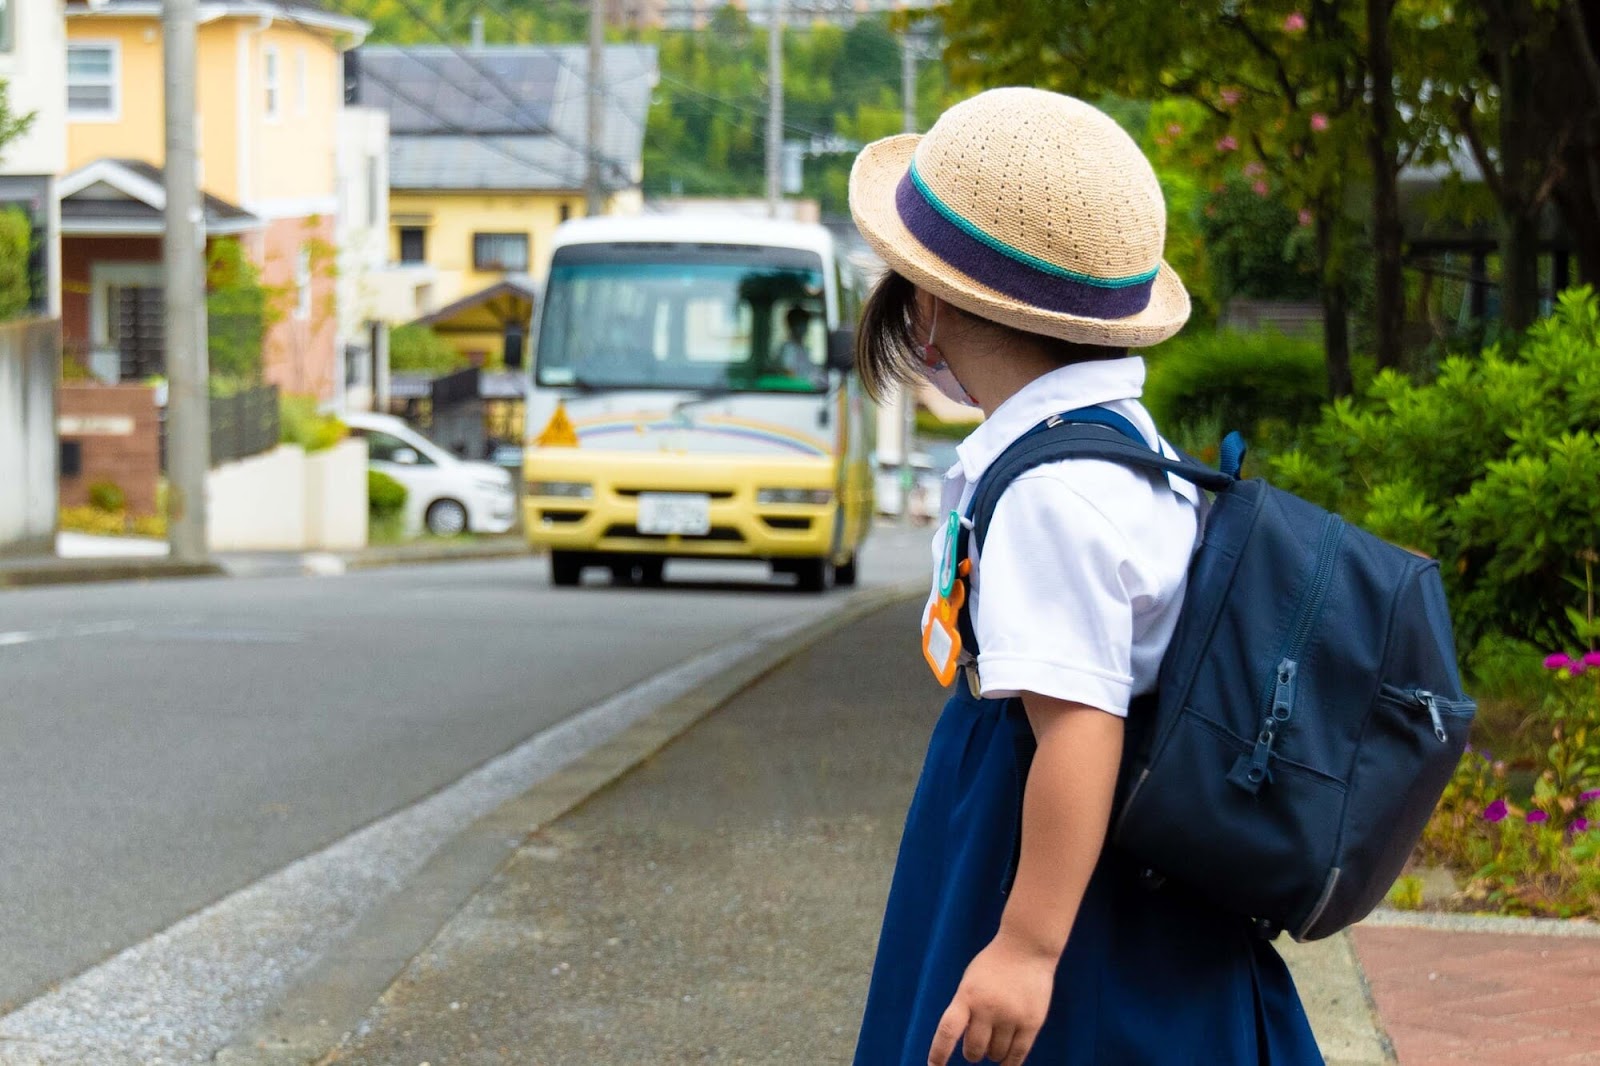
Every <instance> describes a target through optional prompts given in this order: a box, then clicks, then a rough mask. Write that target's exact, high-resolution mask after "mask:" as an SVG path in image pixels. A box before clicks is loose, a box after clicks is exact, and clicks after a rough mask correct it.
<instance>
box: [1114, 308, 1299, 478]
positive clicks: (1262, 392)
mask: <svg viewBox="0 0 1600 1066" xmlns="http://www.w3.org/2000/svg"><path fill="white" fill-rule="evenodd" d="M1327 398H1328V375H1327V369H1326V365H1325V363H1324V360H1323V356H1322V346H1321V345H1320V344H1318V343H1316V342H1315V341H1309V340H1298V339H1294V338H1290V337H1285V336H1284V335H1283V334H1281V333H1277V332H1274V331H1265V332H1260V333H1237V332H1234V331H1232V330H1222V331H1218V332H1214V333H1194V334H1185V335H1183V336H1180V337H1177V338H1174V339H1173V340H1170V341H1168V342H1166V343H1165V344H1162V345H1160V346H1158V347H1156V348H1154V349H1152V350H1151V352H1150V354H1149V374H1148V378H1147V380H1146V381H1145V387H1144V404H1145V406H1146V407H1147V408H1149V410H1150V414H1151V417H1153V418H1154V419H1155V420H1156V425H1158V426H1160V427H1161V432H1162V434H1163V435H1165V436H1166V437H1167V438H1168V439H1170V440H1172V441H1174V442H1175V443H1177V444H1179V445H1180V446H1182V447H1186V448H1189V449H1190V450H1191V451H1196V452H1197V453H1198V452H1203V451H1205V450H1206V449H1207V448H1209V449H1212V450H1214V449H1215V448H1216V445H1217V442H1218V440H1219V439H1220V437H1221V436H1222V434H1224V433H1227V432H1228V431H1230V430H1235V429H1237V430H1239V431H1240V432H1242V433H1243V434H1244V435H1245V438H1246V439H1247V440H1248V441H1249V442H1250V444H1251V446H1252V447H1254V448H1257V449H1258V450H1261V449H1264V450H1267V451H1271V450H1273V449H1275V448H1281V447H1284V446H1286V445H1287V444H1289V443H1292V442H1293V441H1294V439H1295V437H1296V435H1297V433H1298V431H1299V430H1300V428H1301V427H1303V426H1307V425H1310V424H1312V423H1314V422H1316V420H1317V417H1318V412H1319V411H1320V409H1321V407H1322V404H1323V403H1324V402H1326V400H1327Z"/></svg>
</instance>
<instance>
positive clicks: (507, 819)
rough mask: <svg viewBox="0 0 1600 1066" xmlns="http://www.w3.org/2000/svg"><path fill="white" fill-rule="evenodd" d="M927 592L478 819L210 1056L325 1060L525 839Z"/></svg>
mask: <svg viewBox="0 0 1600 1066" xmlns="http://www.w3.org/2000/svg"><path fill="white" fill-rule="evenodd" d="M924 592H925V584H924V582H922V581H921V580H920V579H919V580H917V581H915V582H907V583H904V584H901V585H894V586H889V587H886V588H881V589H872V590H869V591H863V592H858V593H854V594H852V595H851V596H850V598H849V599H847V600H846V601H845V602H844V603H843V604H841V606H840V607H839V608H838V609H837V610H835V611H833V612H832V613H830V614H828V615H827V616H825V617H824V618H821V619H818V620H817V621H816V622H815V623H813V624H811V625H809V626H807V627H806V628H805V629H803V630H802V631H800V632H798V633H794V634H790V635H788V636H784V637H781V638H779V639H777V640H775V641H773V642H772V643H770V644H766V645H763V646H762V647H761V648H760V649H759V650H758V651H756V652H754V653H753V654H751V655H749V656H747V657H745V658H744V659H742V660H740V661H739V662H738V663H736V664H734V665H733V666H731V667H729V668H728V669H727V670H725V671H723V672H722V673H721V674H718V675H717V676H716V677H714V678H712V679H710V680H708V681H706V682H705V683H703V684H701V685H700V686H699V687H698V688H697V689H696V690H695V691H694V692H692V693H690V694H688V695H685V696H682V697H680V698H678V699H675V700H673V701H671V702H669V703H667V704H664V705H663V706H661V707H659V708H657V709H656V710H654V711H652V712H650V713H648V714H647V715H646V716H645V717H644V718H642V719H641V720H639V721H638V722H636V723H634V724H633V725H631V726H629V727H627V728H626V729H624V730H623V731H622V732H621V733H619V734H617V735H616V736H615V737H613V738H611V739H610V740H608V741H606V742H604V743H602V744H600V745H599V746H597V747H595V748H594V749H592V750H590V751H589V752H587V753H586V754H584V755H582V756H580V757H579V758H578V759H577V760H575V761H574V762H572V763H571V764H569V765H567V766H566V767H564V768H563V769H561V770H558V771H556V772H555V773H554V774H552V775H550V776H549V777H547V778H545V779H544V780H543V781H541V782H539V783H538V784H536V785H534V786H533V787H532V788H530V789H528V790H527V791H526V792H524V793H522V794H521V795H520V796H517V797H515V798H513V799H511V800H508V801H507V802H505V803H503V804H501V805H500V806H499V807H498V808H496V809H495V810H493V811H491V812H490V813H488V814H486V815H484V816H483V817H482V818H480V819H478V820H477V821H476V822H474V823H473V824H472V825H470V826H469V827H468V828H467V829H465V830H464V831H462V832H461V833H460V834H458V835H457V836H456V837H454V838H452V839H451V840H450V841H448V842H447V843H446V844H444V845H443V846H442V847H441V848H440V849H439V850H438V851H437V852H435V853H434V855H433V856H432V857H431V858H429V859H428V861H427V863H426V864H425V865H424V866H423V867H422V869H421V870H420V871H419V872H418V873H417V875H416V876H415V877H414V878H412V880H411V881H410V882H409V883H408V884H407V885H406V886H405V887H404V888H403V889H401V890H400V891H399V892H397V893H395V894H394V895H393V896H390V897H389V898H387V899H386V900H384V901H382V902H381V903H379V904H378V905H377V906H375V907H374V908H373V909H372V910H371V911H369V912H368V913H367V915H365V916H364V917H363V918H362V919H361V920H360V922H358V923H357V925H356V927H355V928H354V929H353V930H352V931H351V933H350V935H349V936H347V937H346V938H345V939H344V940H343V941H342V942H341V943H340V944H338V945H337V946H336V947H334V948H333V949H332V950H330V951H329V952H328V953H327V954H325V955H324V956H323V957H322V958H321V959H320V960H319V961H318V962H317V963H316V964H315V965H314V966H313V967H312V968H311V969H310V970H309V971H308V972H307V973H306V974H305V975H303V976H302V977H301V978H300V979H299V980H298V981H296V982H295V983H294V984H293V985H292V986H291V987H290V988H289V989H288V991H287V992H286V993H285V994H284V996H283V997H282V998H281V999H280V1000H279V1001H278V1003H277V1005H276V1006H275V1007H274V1008H273V1009H272V1010H271V1011H270V1012H269V1013H268V1014H267V1016H266V1017H265V1018H264V1019H263V1020H262V1021H261V1022H259V1023H258V1024H257V1025H255V1026H253V1027H251V1028H250V1029H248V1030H246V1031H245V1032H243V1033H241V1034H239V1035H238V1036H236V1037H235V1038H234V1039H233V1040H232V1041H230V1042H229V1043H228V1044H227V1045H226V1046H225V1047H223V1048H222V1049H221V1050H219V1051H218V1052H217V1053H216V1055H215V1056H214V1058H213V1061H215V1062H218V1063H222V1064H225V1066H289V1064H305V1063H310V1062H316V1063H331V1062H333V1061H335V1060H336V1052H337V1051H338V1048H339V1047H340V1045H342V1044H343V1043H344V1042H345V1041H346V1040H348V1039H349V1037H350V1036H352V1035H353V1034H354V1033H355V1031H356V1028H357V1026H359V1025H360V1023H361V1020H362V1018H364V1017H365V1016H366V1014H367V1012H368V1011H369V1010H370V1009H371V1008H372V1006H373V1004H375V1003H376V1002H377V1001H378V1000H379V999H380V998H381V997H382V996H383V994H384V992H385V991H386V990H387V989H388V988H389V986H390V985H392V984H393V983H394V981H395V980H396V979H397V978H398V977H399V976H400V974H401V973H402V972H403V971H404V969H405V967H406V966H407V965H408V964H409V963H410V961H411V959H412V958H413V957H415V955H416V954H417V953H418V952H419V951H421V950H422V949H423V948H425V947H426V946H427V945H428V944H429V943H431V942H432V941H433V939H434V938H435V937H436V936H437V935H438V933H439V930H440V929H442V928H443V927H444V925H445V923H446V922H447V921H449V920H450V918H452V917H453V916H454V915H455V914H456V913H457V912H458V911H459V910H460V909H461V908H462V907H463V906H465V905H466V904H467V902H468V901H470V900H471V899H472V897H473V896H475V895H476V894H477V893H478V891H479V890H480V889H482V887H483V886H484V884H486V883H487V882H488V881H489V879H490V878H492V877H493V876H494V874H495V873H496V872H497V871H498V870H499V869H500V868H501V866H503V865H504V864H505V862H506V860H507V859H508V858H510V857H511V855H512V854H513V853H515V851H516V849H517V848H518V847H519V846H521V844H522V843H523V842H524V841H525V840H526V838H527V837H528V836H529V835H530V834H532V833H533V832H535V831H537V830H538V829H540V828H541V827H543V826H545V825H548V824H549V823H551V822H553V821H555V820H556V819H558V818H560V817H561V816H563V815H564V814H566V813H567V812H569V811H571V810H573V809H574V808H576V807H577V806H579V805H580V804H582V803H583V802H584V801H585V800H587V799H588V798H589V797H591V796H593V795H594V794H596V793H597V792H599V791H601V790H602V789H604V788H606V787H607V786H608V785H610V784H612V783H613V782H615V781H617V780H619V779H620V778H622V777H623V776H624V775H626V774H627V773H628V772H630V771H631V770H633V769H634V768H635V767H637V766H638V765H640V764H641V763H643V762H644V761H646V760H647V759H649V758H650V757H651V756H652V755H654V754H655V753H656V752H658V751H660V750H661V749H662V748H664V747H665V746H666V745H667V744H669V743H671V742H672V741H673V740H674V739H676V738H677V737H679V736H681V735H682V734H683V733H684V732H686V731H687V730H688V729H689V728H691V727H692V726H693V725H695V724H696V723H697V722H699V721H701V720H702V719H704V718H705V717H707V716H708V715H710V714H711V713H712V712H713V711H715V710H717V709H718V708H720V707H722V706H723V705H724V704H726V703H727V702H728V701H729V700H731V699H732V698H733V697H734V696H736V695H738V694H739V693H740V692H742V691H744V690H745V689H746V688H748V687H749V686H750V685H752V684H754V683H755V682H757V681H759V680H760V679H761V678H762V677H764V676H766V675H767V674H768V673H770V672H771V671H773V670H775V669H777V668H778V667H779V666H781V665H782V664H784V663H785V662H787V661H789V660H790V659H792V658H794V657H795V656H796V655H798V654H800V653H802V652H804V651H805V650H806V649H807V648H809V647H811V646H812V645H813V644H815V643H817V642H818V641H820V640H822V639H823V638H824V637H826V636H828V635H829V634H831V633H834V632H836V631H838V630H839V629H841V628H843V627H845V626H847V625H850V624H851V623H852V622H855V621H857V620H859V619H861V618H864V617H866V616H867V615H870V614H872V613H874V612H875V611H878V610H881V609H884V608H887V607H889V606H892V605H893V604H895V603H899V602H903V601H908V600H911V599H913V598H914V597H917V596H920V595H922V594H923V593H924Z"/></svg>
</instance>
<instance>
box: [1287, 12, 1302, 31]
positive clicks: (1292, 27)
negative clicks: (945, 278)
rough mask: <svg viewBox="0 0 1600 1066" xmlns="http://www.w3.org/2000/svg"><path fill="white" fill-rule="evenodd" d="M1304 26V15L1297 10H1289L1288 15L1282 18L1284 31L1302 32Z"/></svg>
mask: <svg viewBox="0 0 1600 1066" xmlns="http://www.w3.org/2000/svg"><path fill="white" fill-rule="evenodd" d="M1305 28H1306V17H1305V16H1304V15H1302V14H1301V13H1300V12H1298V11H1294V12H1291V13H1290V15H1289V17H1288V18H1286V19H1284V20H1283V32H1284V33H1304V32H1305Z"/></svg>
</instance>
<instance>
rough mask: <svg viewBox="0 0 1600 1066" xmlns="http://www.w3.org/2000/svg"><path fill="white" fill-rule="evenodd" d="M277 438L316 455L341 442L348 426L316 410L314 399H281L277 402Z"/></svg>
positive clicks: (347, 431) (305, 397) (307, 397)
mask: <svg viewBox="0 0 1600 1066" xmlns="http://www.w3.org/2000/svg"><path fill="white" fill-rule="evenodd" d="M278 424H279V431H278V439H279V440H280V441H282V442H283V443H284V444H298V445H300V447H302V448H304V449H305V450H306V451H308V452H320V451H322V450H323V449H324V448H331V447H333V446H334V445H335V444H338V443H339V442H340V441H342V440H344V438H345V436H346V434H348V433H349V432H350V430H349V427H348V426H346V425H345V424H344V423H343V422H341V421H339V419H338V418H336V417H334V416H333V415H327V414H322V413H321V412H319V411H318V410H317V399H316V397H315V396H283V397H280V398H279V400H278Z"/></svg>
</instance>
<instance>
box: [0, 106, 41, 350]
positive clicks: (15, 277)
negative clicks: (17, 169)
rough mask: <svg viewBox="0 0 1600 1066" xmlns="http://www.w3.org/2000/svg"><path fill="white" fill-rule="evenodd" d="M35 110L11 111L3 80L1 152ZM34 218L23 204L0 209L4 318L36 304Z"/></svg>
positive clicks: (0, 282)
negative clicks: (33, 268) (19, 112)
mask: <svg viewBox="0 0 1600 1066" xmlns="http://www.w3.org/2000/svg"><path fill="white" fill-rule="evenodd" d="M33 118H34V116H33V113H32V112H29V113H28V114H26V115H19V114H17V113H16V112H15V111H13V110H11V98H10V87H9V86H8V85H7V84H6V83H5V82H4V81H0V153H3V152H4V150H5V146H6V145H8V144H10V143H11V142H12V141H14V140H16V139H17V138H18V137H21V136H22V135H23V134H25V133H27V132H28V129H29V128H30V127H31V126H32V125H33ZM32 257H33V221H32V219H30V218H29V217H28V215H27V213H26V212H24V211H23V210H22V209H21V208H20V207H7V208H5V209H3V210H0V319H7V318H13V317H15V316H17V315H19V314H21V313H22V312H23V311H25V310H27V309H28V307H29V306H30V305H31V304H32V303H33V283H34V278H33V273H32V270H31V268H30V263H31V261H32Z"/></svg>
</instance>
